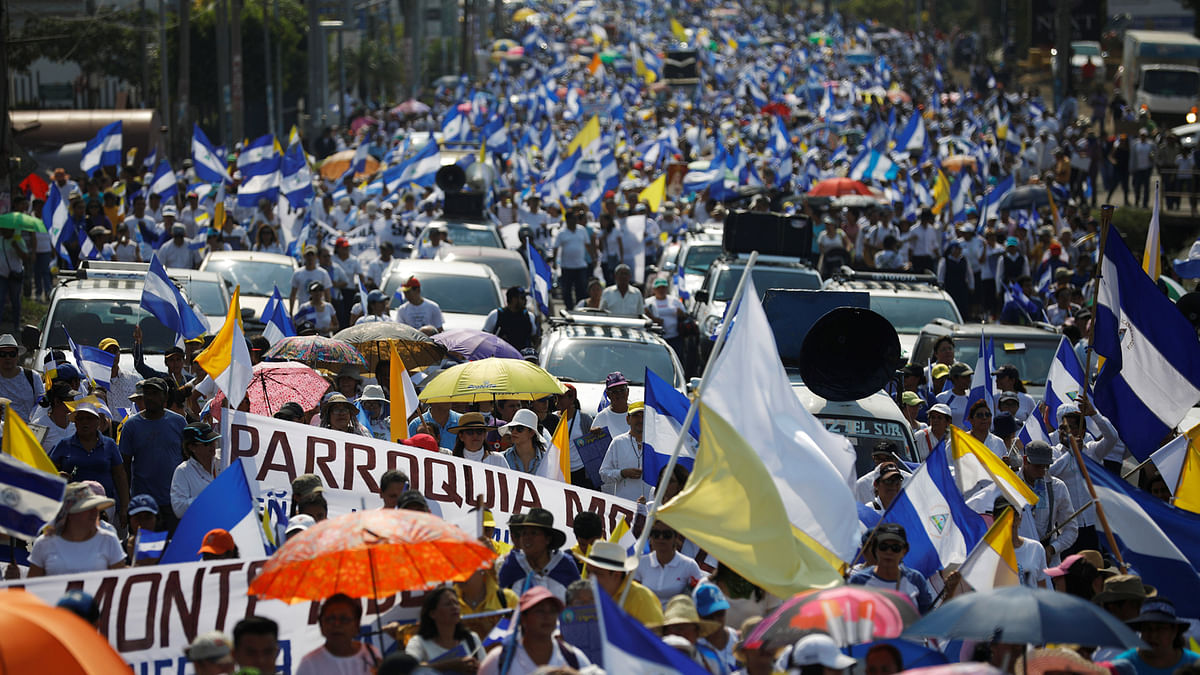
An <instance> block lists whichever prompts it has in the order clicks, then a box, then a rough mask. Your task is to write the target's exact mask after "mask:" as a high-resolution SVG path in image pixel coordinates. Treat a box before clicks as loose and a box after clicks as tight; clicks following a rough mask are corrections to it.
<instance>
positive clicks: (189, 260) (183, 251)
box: [118, 240, 200, 269]
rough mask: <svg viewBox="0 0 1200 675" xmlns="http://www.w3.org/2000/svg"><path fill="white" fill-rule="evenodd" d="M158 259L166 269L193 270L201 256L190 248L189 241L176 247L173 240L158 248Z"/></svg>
mask: <svg viewBox="0 0 1200 675" xmlns="http://www.w3.org/2000/svg"><path fill="white" fill-rule="evenodd" d="M158 259H159V260H161V261H162V264H163V266H165V267H182V268H183V269H191V268H193V267H196V266H197V265H198V263H199V261H200V256H199V255H198V254H197V252H196V251H193V250H192V249H191V247H189V246H188V243H187V241H184V242H183V245H182V246H176V245H175V242H174V240H172V241H168V242H167V243H165V244H163V245H162V246H159V247H158ZM118 260H119V258H118Z"/></svg>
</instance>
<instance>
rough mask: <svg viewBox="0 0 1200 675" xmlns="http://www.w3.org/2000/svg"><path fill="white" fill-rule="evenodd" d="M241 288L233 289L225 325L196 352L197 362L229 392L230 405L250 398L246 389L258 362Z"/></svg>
mask: <svg viewBox="0 0 1200 675" xmlns="http://www.w3.org/2000/svg"><path fill="white" fill-rule="evenodd" d="M241 289H242V287H241V286H237V287H236V288H234V289H233V297H232V298H230V300H229V312H228V313H227V314H226V316H225V323H224V325H222V326H221V330H220V331H218V332H217V335H216V337H214V338H213V341H212V342H210V343H208V346H207V347H205V348H204V351H202V352H200V353H199V354H197V355H196V365H198V366H200V368H201V369H202V370H204V372H206V373H208V375H209V377H211V378H212V379H213V382H216V383H217V387H218V388H220V390H221V391H223V392H225V398H226V399H227V400H228V401H229V407H230V408H236V407H238V405H239V404H240V403H241V402H242V399H244V398H245V397H246V390H247V389H248V388H249V387H250V380H251V379H252V377H253V375H254V365H253V363H252V362H251V360H250V350H249V349H248V348H247V347H246V335H245V333H244V331H243V330H242V310H241V301H240V297H241Z"/></svg>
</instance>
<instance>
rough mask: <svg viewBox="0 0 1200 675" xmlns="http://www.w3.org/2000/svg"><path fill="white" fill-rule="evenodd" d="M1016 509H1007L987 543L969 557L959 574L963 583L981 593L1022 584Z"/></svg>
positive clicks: (990, 530)
mask: <svg viewBox="0 0 1200 675" xmlns="http://www.w3.org/2000/svg"><path fill="white" fill-rule="evenodd" d="M1012 528H1013V510H1012V509H1006V510H1005V511H1004V515H1002V516H1000V517H999V518H998V519H996V522H994V523H992V526H991V527H990V528H989V529H988V531H987V534H985V535H984V536H983V540H982V541H980V542H979V543H978V544H975V548H974V549H972V550H971V552H970V553H968V554H967V559H966V560H965V561H963V564H962V567H960V568H959V570H958V571H959V573H960V574H962V578H963V581H966V582H967V583H968V584H970V585H971V588H973V589H975V590H977V591H986V590H989V589H992V588H999V587H1001V586H1016V585H1018V584H1020V583H1021V578H1020V576H1019V575H1018V571H1017V550H1016V549H1015V548H1013V539H1012Z"/></svg>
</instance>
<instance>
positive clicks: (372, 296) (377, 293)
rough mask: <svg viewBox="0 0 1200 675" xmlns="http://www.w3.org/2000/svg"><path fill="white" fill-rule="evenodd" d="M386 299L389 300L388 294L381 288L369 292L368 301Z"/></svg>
mask: <svg viewBox="0 0 1200 675" xmlns="http://www.w3.org/2000/svg"><path fill="white" fill-rule="evenodd" d="M384 300H387V296H386V295H384V294H383V291H381V290H379V289H375V290H373V291H371V292H370V293H367V302H383V301H384Z"/></svg>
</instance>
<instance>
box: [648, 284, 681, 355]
mask: <svg viewBox="0 0 1200 675" xmlns="http://www.w3.org/2000/svg"><path fill="white" fill-rule="evenodd" d="M686 311H687V310H686V309H684V308H683V303H682V302H680V301H679V298H676V297H672V296H670V295H668V296H667V297H665V298H663V299H662V300H659V299H658V298H656V297H654V296H653V295H652V296H650V297H648V298H646V313H647V314H649V315H650V316H652V317H656V318H659V319H662V322H663V323H662V326H663V337H665V338H675V337H679V312H686ZM680 356H682V354H680Z"/></svg>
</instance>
